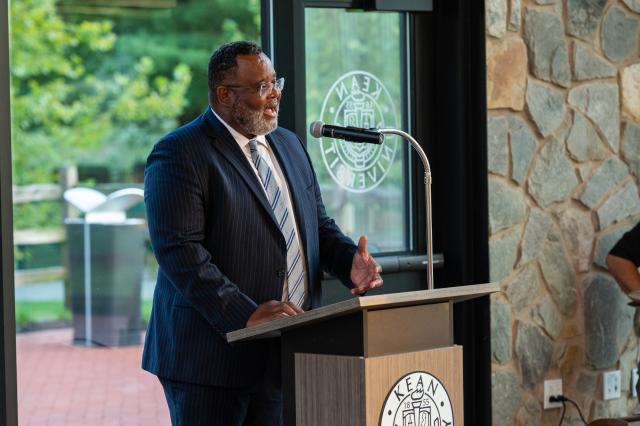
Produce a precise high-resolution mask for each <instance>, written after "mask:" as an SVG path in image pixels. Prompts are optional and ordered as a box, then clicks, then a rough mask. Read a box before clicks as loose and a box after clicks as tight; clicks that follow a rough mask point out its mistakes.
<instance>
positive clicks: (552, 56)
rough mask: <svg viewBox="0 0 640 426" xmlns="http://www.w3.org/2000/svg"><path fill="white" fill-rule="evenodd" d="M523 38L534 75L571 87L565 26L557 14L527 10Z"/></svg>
mask: <svg viewBox="0 0 640 426" xmlns="http://www.w3.org/2000/svg"><path fill="white" fill-rule="evenodd" d="M524 39H525V42H526V43H527V47H528V48H529V49H528V52H529V63H530V66H531V71H532V72H533V75H535V76H536V77H538V78H539V79H541V80H545V81H550V82H554V83H556V84H559V85H560V86H564V87H568V86H569V84H570V82H571V73H570V70H569V54H568V51H567V47H566V45H565V36H564V25H563V23H562V21H561V20H560V17H559V16H557V15H556V14H555V13H551V12H546V11H543V10H539V9H533V8H528V9H527V10H526V12H525V17H524Z"/></svg>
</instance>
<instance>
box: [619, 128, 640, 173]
mask: <svg viewBox="0 0 640 426" xmlns="http://www.w3.org/2000/svg"><path fill="white" fill-rule="evenodd" d="M622 156H623V157H624V161H625V162H626V163H627V165H628V166H629V170H630V171H631V173H633V175H634V176H635V177H636V179H638V178H640V126H638V125H637V124H634V123H630V122H627V123H626V125H625V126H624V135H623V138H622Z"/></svg>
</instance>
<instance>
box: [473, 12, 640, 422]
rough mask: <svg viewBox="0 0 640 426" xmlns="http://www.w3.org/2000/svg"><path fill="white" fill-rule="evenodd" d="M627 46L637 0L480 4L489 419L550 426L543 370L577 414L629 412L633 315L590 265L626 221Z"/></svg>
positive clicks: (638, 89) (631, 71)
mask: <svg viewBox="0 0 640 426" xmlns="http://www.w3.org/2000/svg"><path fill="white" fill-rule="evenodd" d="M639 41H640V0H536V1H533V0H486V47H487V105H488V150H489V176H488V179H489V218H490V225H489V226H490V235H491V237H490V266H491V280H492V281H495V280H500V281H501V283H502V289H503V292H502V293H500V294H497V295H495V296H494V297H493V298H492V306H491V314H492V320H491V321H492V323H491V333H492V335H491V342H492V357H493V363H492V392H493V393H492V401H493V423H494V424H495V425H503V424H504V425H511V424H522V425H546V424H557V422H558V420H559V417H560V410H559V409H556V410H550V411H549V410H547V411H545V410H543V409H542V395H543V381H544V380H545V379H550V378H562V380H563V387H564V394H565V395H566V396H568V397H569V398H571V399H573V400H574V401H576V402H577V404H578V405H579V406H580V407H581V409H582V411H583V413H584V414H585V416H586V417H588V418H590V419H593V418H599V417H605V416H618V415H624V414H629V413H633V412H635V411H638V409H639V408H640V406H639V405H638V403H637V400H636V399H635V398H633V397H632V396H631V393H630V380H631V379H630V375H631V371H630V370H631V369H632V368H634V367H635V366H636V363H637V358H638V356H639V353H638V350H639V347H638V337H637V336H636V334H635V332H634V327H633V317H634V309H632V308H631V307H629V306H627V301H628V299H627V298H626V296H625V295H624V294H623V293H622V292H621V291H620V290H619V289H618V286H617V284H616V283H615V281H614V280H613V278H612V277H611V275H610V274H609V273H608V272H607V270H606V265H605V263H604V258H605V256H606V254H607V252H608V251H609V249H610V248H611V246H612V245H613V244H614V243H615V242H616V241H617V240H618V239H619V238H620V236H621V235H622V234H623V233H624V232H625V231H626V230H628V229H629V228H630V227H632V226H633V225H634V224H635V223H636V222H637V221H638V220H640V198H639V197H638V177H639V175H640V56H639ZM614 369H620V370H621V371H622V397H621V398H620V399H617V400H611V401H604V400H603V396H602V372H603V371H608V370H614ZM564 424H582V422H580V420H579V417H578V414H577V411H576V409H575V408H574V407H573V406H571V405H570V404H568V405H567V414H566V418H565V423H564Z"/></svg>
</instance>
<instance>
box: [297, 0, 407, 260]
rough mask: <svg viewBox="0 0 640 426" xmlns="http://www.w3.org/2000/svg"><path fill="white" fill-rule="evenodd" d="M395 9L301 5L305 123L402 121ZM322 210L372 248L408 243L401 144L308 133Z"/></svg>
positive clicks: (394, 124) (396, 248) (369, 124)
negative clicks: (303, 8)
mask: <svg viewBox="0 0 640 426" xmlns="http://www.w3.org/2000/svg"><path fill="white" fill-rule="evenodd" d="M400 19H401V15H400V14H399V13H367V12H360V11H356V12H351V11H346V10H342V9H313V8H307V9H306V11H305V21H306V23H305V25H306V35H305V43H306V61H307V62H306V78H307V127H308V126H309V125H310V124H311V123H312V122H313V121H315V120H322V121H323V122H325V123H328V124H337V125H341V126H354V127H364V128H369V127H378V128H380V127H392V128H396V129H402V127H403V122H404V120H403V113H404V112H403V110H402V105H403V101H402V99H403V93H402V72H403V71H402V65H401V46H402V44H401V38H400ZM308 140H309V144H308V146H307V148H308V150H309V154H310V156H311V159H312V161H313V163H314V166H315V169H316V173H317V174H318V180H319V182H320V186H321V189H322V195H323V198H324V201H325V205H326V207H327V211H328V212H329V214H330V215H332V216H333V217H334V218H335V219H336V221H337V222H338V223H339V224H340V226H341V227H342V228H343V230H344V231H345V232H346V233H348V234H349V235H351V236H352V237H354V238H358V236H359V235H360V234H367V235H368V236H369V245H370V249H371V251H372V252H374V253H375V252H393V251H404V250H407V248H408V247H407V244H406V241H407V239H406V232H407V231H406V229H407V224H406V223H405V221H406V217H407V214H406V213H407V212H406V202H405V199H406V198H405V197H406V188H405V180H404V176H405V167H406V165H405V162H406V161H405V156H406V154H405V153H406V149H405V146H404V145H403V143H402V141H400V140H399V139H398V137H397V136H386V137H385V143H384V144H383V145H380V146H378V145H368V144H354V143H348V142H343V141H338V140H334V139H329V138H322V139H321V140H317V139H314V138H313V137H311V136H309V138H308Z"/></svg>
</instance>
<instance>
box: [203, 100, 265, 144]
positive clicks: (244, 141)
mask: <svg viewBox="0 0 640 426" xmlns="http://www.w3.org/2000/svg"><path fill="white" fill-rule="evenodd" d="M209 109H211V112H212V113H213V115H215V116H216V118H217V119H218V120H220V122H221V123H222V124H223V125H224V127H226V128H227V130H228V131H229V133H231V137H233V139H235V141H236V142H237V143H238V145H240V148H242V149H243V150H245V148H246V146H247V144H248V143H249V141H250V140H251V139H249V138H247V137H246V136H245V135H243V134H242V133H240V132H238V131H237V130H236V129H234V128H233V127H231V126H229V124H227V122H226V121H224V120H223V119H222V117H220V116H219V115H218V114H217V113H216V112H215V111H214V110H213V108H211V107H209ZM253 139H255V140H256V141H258V143H260V144H262V145H264V146H268V145H267V138H266V137H265V135H258V136H256V137H255V138H253Z"/></svg>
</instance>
